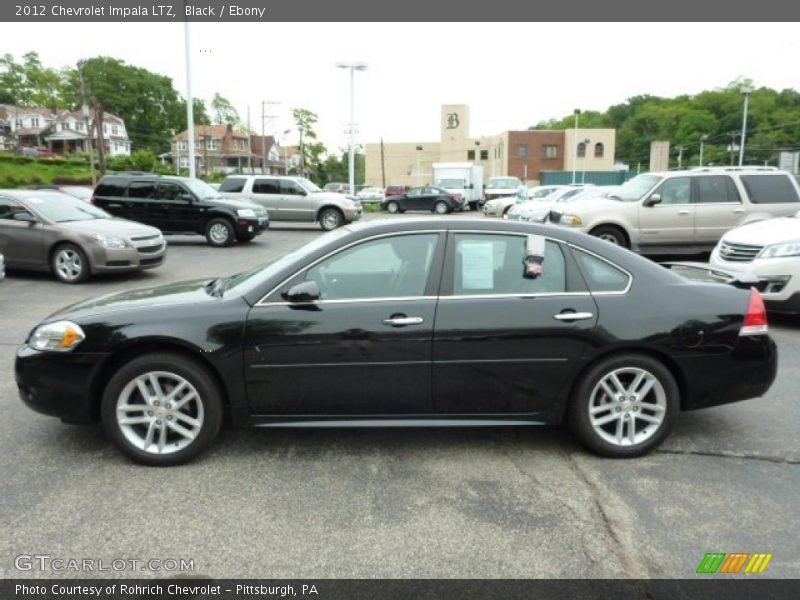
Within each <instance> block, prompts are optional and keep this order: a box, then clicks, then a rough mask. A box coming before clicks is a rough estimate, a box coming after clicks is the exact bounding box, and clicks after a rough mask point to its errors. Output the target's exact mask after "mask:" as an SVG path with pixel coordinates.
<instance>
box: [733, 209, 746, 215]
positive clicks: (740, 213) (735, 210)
mask: <svg viewBox="0 0 800 600" xmlns="http://www.w3.org/2000/svg"><path fill="white" fill-rule="evenodd" d="M733 212H735V213H736V214H737V215H743V214H744V209H743V208H734V209H733Z"/></svg>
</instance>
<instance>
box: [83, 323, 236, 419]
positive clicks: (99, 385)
mask: <svg viewBox="0 0 800 600" xmlns="http://www.w3.org/2000/svg"><path fill="white" fill-rule="evenodd" d="M153 352H168V353H172V354H177V355H180V356H182V357H183V358H187V359H189V360H192V361H195V362H197V363H199V364H200V365H202V366H203V367H204V368H205V369H206V371H207V372H208V373H209V375H211V377H212V379H214V382H215V383H216V384H217V386H218V387H219V390H220V392H221V394H222V404H223V407H224V408H225V410H226V411H229V409H230V407H231V402H230V391H229V390H228V386H226V385H225V380H224V379H223V377H222V374H221V373H220V371H219V370H218V369H217V367H216V366H215V365H214V363H213V362H212V361H210V360H209V359H208V358H207V357H205V356H203V353H202V352H201V351H200V349H199V348H196V347H194V346H192V345H191V344H187V343H186V342H184V341H182V340H178V339H174V338H156V337H147V338H138V339H135V340H131V341H130V342H129V343H127V344H125V345H124V346H122V347H120V348H118V349H117V350H116V351H114V352H113V353H112V354H111V355H110V356H109V357H108V358H106V360H105V361H103V363H102V364H101V365H100V366H99V367H98V370H97V372H96V373H95V375H94V377H93V378H92V382H91V384H90V386H89V409H90V414H91V416H92V418H93V419H96V420H99V419H100V405H101V403H102V399H103V392H104V391H105V389H106V386H107V385H108V382H109V381H110V380H111V377H112V376H113V374H114V373H115V372H116V371H117V369H118V368H119V367H120V366H121V365H123V364H125V363H126V362H128V361H131V360H133V359H135V358H138V357H139V356H144V355H145V354H150V353H153Z"/></svg>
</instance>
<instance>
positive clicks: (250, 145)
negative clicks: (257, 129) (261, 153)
mask: <svg viewBox="0 0 800 600" xmlns="http://www.w3.org/2000/svg"><path fill="white" fill-rule="evenodd" d="M252 158H253V139H252V135H251V131H250V106H249V105H248V106H247V172H248V173H249V174H250V175H252V174H253V164H252Z"/></svg>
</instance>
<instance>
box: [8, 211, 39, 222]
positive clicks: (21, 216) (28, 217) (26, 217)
mask: <svg viewBox="0 0 800 600" xmlns="http://www.w3.org/2000/svg"><path fill="white" fill-rule="evenodd" d="M14 220H15V221H22V222H23V223H30V224H31V225H33V224H35V223H38V222H39V219H37V218H36V217H34V216H33V215H32V214H31V213H29V212H18V213H14Z"/></svg>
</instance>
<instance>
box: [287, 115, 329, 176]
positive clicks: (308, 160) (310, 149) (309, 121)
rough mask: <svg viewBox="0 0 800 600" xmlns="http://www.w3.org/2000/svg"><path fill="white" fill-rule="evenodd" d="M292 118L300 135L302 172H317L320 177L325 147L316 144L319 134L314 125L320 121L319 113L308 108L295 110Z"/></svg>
mask: <svg viewBox="0 0 800 600" xmlns="http://www.w3.org/2000/svg"><path fill="white" fill-rule="evenodd" d="M292 118H293V119H294V124H295V127H297V131H298V132H299V133H300V172H308V171H311V172H313V171H316V172H317V176H319V175H320V174H321V172H322V170H320V163H321V157H322V155H323V154H324V153H325V146H324V145H322V144H321V143H319V142H316V140H317V132H316V131H315V130H314V125H315V124H316V123H317V120H318V117H317V113H315V112H313V111H311V110H308V109H306V108H293V109H292Z"/></svg>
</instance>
